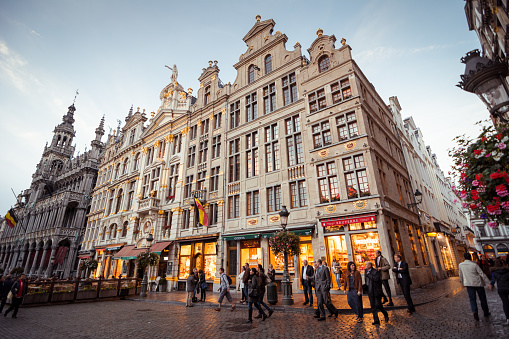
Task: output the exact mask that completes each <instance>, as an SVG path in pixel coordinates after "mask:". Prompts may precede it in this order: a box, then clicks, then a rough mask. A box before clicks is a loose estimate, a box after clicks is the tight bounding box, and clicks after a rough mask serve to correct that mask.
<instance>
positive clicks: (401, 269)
mask: <svg viewBox="0 0 509 339" xmlns="http://www.w3.org/2000/svg"><path fill="white" fill-rule="evenodd" d="M394 262H395V263H396V264H395V266H394V268H393V269H392V271H393V272H394V273H395V275H396V280H397V282H398V284H399V286H400V287H401V291H402V292H403V296H405V300H406V303H407V305H408V313H410V314H412V313H414V312H415V307H414V303H413V301H412V296H411V295H410V285H412V278H410V272H409V271H408V264H407V263H406V262H404V261H403V260H401V255H399V254H394Z"/></svg>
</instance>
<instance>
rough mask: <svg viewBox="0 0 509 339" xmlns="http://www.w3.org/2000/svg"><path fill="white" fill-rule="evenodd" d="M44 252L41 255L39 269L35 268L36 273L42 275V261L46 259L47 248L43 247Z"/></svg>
mask: <svg viewBox="0 0 509 339" xmlns="http://www.w3.org/2000/svg"><path fill="white" fill-rule="evenodd" d="M43 250H44V252H43V254H42V257H41V263H40V264H39V269H38V270H37V275H38V276H42V273H43V271H44V262H45V261H46V257H47V256H48V254H50V253H48V252H49V248H44V249H43Z"/></svg>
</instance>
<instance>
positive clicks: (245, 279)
mask: <svg viewBox="0 0 509 339" xmlns="http://www.w3.org/2000/svg"><path fill="white" fill-rule="evenodd" d="M245 272H246V273H244V277H242V282H243V283H244V285H247V282H248V281H249V279H250V276H251V269H248V270H247V271H245Z"/></svg>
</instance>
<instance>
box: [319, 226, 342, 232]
mask: <svg viewBox="0 0 509 339" xmlns="http://www.w3.org/2000/svg"><path fill="white" fill-rule="evenodd" d="M344 231H345V227H343V226H326V227H324V228H323V232H324V233H333V232H344Z"/></svg>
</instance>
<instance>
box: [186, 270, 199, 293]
mask: <svg viewBox="0 0 509 339" xmlns="http://www.w3.org/2000/svg"><path fill="white" fill-rule="evenodd" d="M197 281H198V280H197V279H196V276H195V275H194V274H190V275H189V277H188V278H187V286H186V291H187V292H193V291H194V288H195V287H196V283H197Z"/></svg>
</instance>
